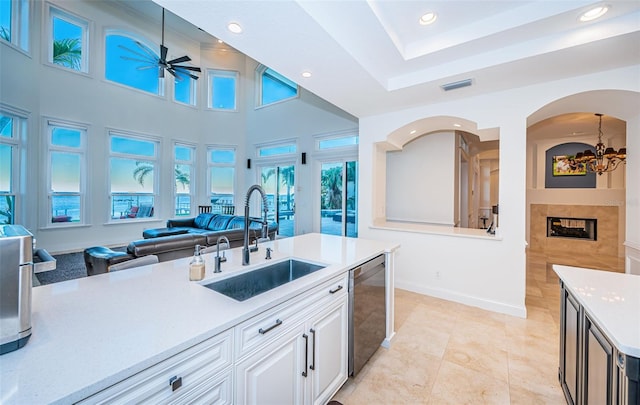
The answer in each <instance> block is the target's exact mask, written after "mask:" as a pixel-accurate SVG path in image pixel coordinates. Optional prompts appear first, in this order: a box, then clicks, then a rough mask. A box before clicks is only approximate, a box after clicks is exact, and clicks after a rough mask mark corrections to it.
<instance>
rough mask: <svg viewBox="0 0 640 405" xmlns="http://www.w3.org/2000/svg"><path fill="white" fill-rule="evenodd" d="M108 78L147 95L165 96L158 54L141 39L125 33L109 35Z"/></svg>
mask: <svg viewBox="0 0 640 405" xmlns="http://www.w3.org/2000/svg"><path fill="white" fill-rule="evenodd" d="M105 78H106V79H107V80H111V81H113V82H116V83H120V84H123V85H125V86H129V87H133V88H135V89H138V90H142V91H146V92H148V93H152V94H157V95H164V91H163V86H162V85H161V83H162V82H161V79H160V77H159V74H158V55H157V54H156V53H155V52H154V51H152V50H151V47H150V46H149V45H147V44H145V43H144V42H142V41H141V40H138V39H135V38H134V37H133V36H130V35H127V34H126V33H123V32H111V33H107V36H106V39H105Z"/></svg>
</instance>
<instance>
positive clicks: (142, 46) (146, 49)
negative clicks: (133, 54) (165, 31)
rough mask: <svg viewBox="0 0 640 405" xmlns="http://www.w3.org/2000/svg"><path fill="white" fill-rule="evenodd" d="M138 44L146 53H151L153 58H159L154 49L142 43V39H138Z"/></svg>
mask: <svg viewBox="0 0 640 405" xmlns="http://www.w3.org/2000/svg"><path fill="white" fill-rule="evenodd" d="M136 45H138V47H140V49H142V51H144V53H146V54H147V55H149V56H150V57H152V58H153V59H158V55H156V54H155V53H153V51H152V50H151V49H149V48H147V47H146V46H144V45H142V43H141V42H140V41H136Z"/></svg>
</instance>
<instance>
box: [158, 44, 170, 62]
mask: <svg viewBox="0 0 640 405" xmlns="http://www.w3.org/2000/svg"><path fill="white" fill-rule="evenodd" d="M168 51H169V48H167V47H166V46H164V45H160V60H161V61H166V60H167V52H168Z"/></svg>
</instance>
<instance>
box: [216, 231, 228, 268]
mask: <svg viewBox="0 0 640 405" xmlns="http://www.w3.org/2000/svg"><path fill="white" fill-rule="evenodd" d="M223 240H224V241H225V247H224V248H223V250H222V256H220V242H221V241H223ZM230 246H231V245H230V243H229V239H228V238H227V237H226V236H224V235H222V236H218V241H217V242H216V257H215V259H214V263H215V267H214V269H213V272H214V273H221V272H222V269H220V264H221V263H222V262H226V261H227V258H226V257H225V255H224V249H228V248H229V247H230Z"/></svg>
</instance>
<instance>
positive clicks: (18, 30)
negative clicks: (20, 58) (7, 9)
mask: <svg viewBox="0 0 640 405" xmlns="http://www.w3.org/2000/svg"><path fill="white" fill-rule="evenodd" d="M9 1H10V2H11V18H10V21H11V28H10V33H9V35H10V40H9V41H7V40H6V39H3V38H0V41H1V42H3V43H5V44H7V45H9V46H11V47H12V48H15V49H17V50H18V51H20V52H22V53H25V54H27V55H29V54H30V53H31V43H30V42H31V41H30V38H31V35H30V30H31V16H32V15H33V8H32V5H31V4H32V2H31V1H29V0H18V1H13V0H9ZM15 4H18V7H14V5H15Z"/></svg>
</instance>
